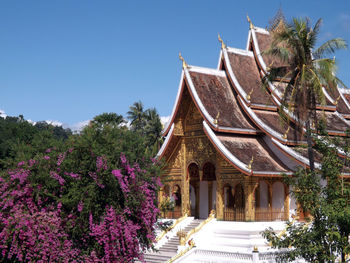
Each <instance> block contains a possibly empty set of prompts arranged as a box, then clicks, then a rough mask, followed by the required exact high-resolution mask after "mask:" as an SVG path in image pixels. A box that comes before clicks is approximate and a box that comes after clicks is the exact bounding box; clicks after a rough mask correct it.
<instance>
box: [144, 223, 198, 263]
mask: <svg viewBox="0 0 350 263" xmlns="http://www.w3.org/2000/svg"><path fill="white" fill-rule="evenodd" d="M201 222H203V220H199V219H193V220H192V221H191V222H190V223H189V224H187V225H186V226H184V228H183V229H182V230H184V231H186V232H188V231H190V230H191V229H192V228H195V227H196V226H198V225H199V224H200V223H201ZM176 232H177V231H176ZM178 245H179V238H178V237H177V236H176V233H175V235H173V236H172V237H171V238H169V239H168V241H166V242H165V243H164V244H163V245H162V246H160V247H159V249H158V251H150V252H147V253H145V255H144V260H145V262H146V263H161V262H162V263H164V262H167V261H168V260H169V259H171V258H172V257H173V256H175V255H176V254H177V247H178Z"/></svg>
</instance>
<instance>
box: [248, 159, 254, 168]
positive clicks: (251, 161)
mask: <svg viewBox="0 0 350 263" xmlns="http://www.w3.org/2000/svg"><path fill="white" fill-rule="evenodd" d="M253 162H254V156H252V159H251V160H250V162H249V164H248V165H247V168H248V169H249V170H251V169H252V165H253Z"/></svg>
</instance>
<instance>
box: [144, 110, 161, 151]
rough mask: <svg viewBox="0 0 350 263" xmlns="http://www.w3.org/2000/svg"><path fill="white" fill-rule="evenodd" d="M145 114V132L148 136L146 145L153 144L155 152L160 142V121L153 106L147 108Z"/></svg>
mask: <svg viewBox="0 0 350 263" xmlns="http://www.w3.org/2000/svg"><path fill="white" fill-rule="evenodd" d="M145 116H146V120H147V124H146V126H145V133H146V135H147V137H148V145H149V146H154V147H155V152H157V151H158V150H159V149H158V148H159V146H160V143H161V133H162V123H161V121H160V118H159V114H158V112H157V110H156V109H155V108H151V109H147V110H146V111H145Z"/></svg>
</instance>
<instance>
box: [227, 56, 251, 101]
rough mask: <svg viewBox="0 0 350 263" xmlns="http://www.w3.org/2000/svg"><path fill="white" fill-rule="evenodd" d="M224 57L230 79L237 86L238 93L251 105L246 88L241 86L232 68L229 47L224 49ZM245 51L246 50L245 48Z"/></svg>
mask: <svg viewBox="0 0 350 263" xmlns="http://www.w3.org/2000/svg"><path fill="white" fill-rule="evenodd" d="M222 51H223V57H224V63H225V66H226V68H227V71H228V76H229V79H230V80H231V82H232V84H233V86H234V87H235V89H236V91H237V93H238V94H239V95H240V96H241V97H242V98H243V99H244V101H245V102H246V103H247V104H248V105H250V101H248V99H247V95H248V94H247V93H246V92H245V91H244V89H243V88H242V87H241V85H240V84H239V82H238V80H237V78H236V76H235V74H234V73H233V70H232V67H231V64H230V60H229V58H228V54H227V49H223V50H222ZM244 51H245V50H244ZM245 52H246V53H247V54H249V53H248V52H249V51H245Z"/></svg>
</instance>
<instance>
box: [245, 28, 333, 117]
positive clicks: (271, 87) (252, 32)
mask: <svg viewBox="0 0 350 263" xmlns="http://www.w3.org/2000/svg"><path fill="white" fill-rule="evenodd" d="M255 31H257V32H258V33H261V34H266V35H269V34H270V33H269V32H268V31H267V30H265V29H263V28H259V27H254V28H253V29H250V35H251V37H250V38H248V40H249V41H251V39H252V44H253V54H254V55H255V57H256V59H257V62H258V64H259V65H260V68H261V71H260V74H261V76H262V77H264V76H265V75H266V74H267V67H266V64H265V61H264V58H263V57H262V55H261V51H260V48H259V43H258V40H257V38H256V34H255ZM248 48H249V44H247V49H248ZM268 86H269V90H270V92H271V93H272V94H274V95H276V97H277V99H278V100H279V101H281V99H282V94H281V93H280V92H279V90H278V89H277V88H276V87H275V85H273V84H272V83H271V82H268ZM324 94H325V96H326V98H327V99H328V100H329V101H330V102H331V103H333V104H334V100H333V99H332V98H331V97H330V96H329V94H328V93H327V92H326V91H325V89H324ZM316 108H317V109H320V110H328V111H336V106H322V105H316Z"/></svg>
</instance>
